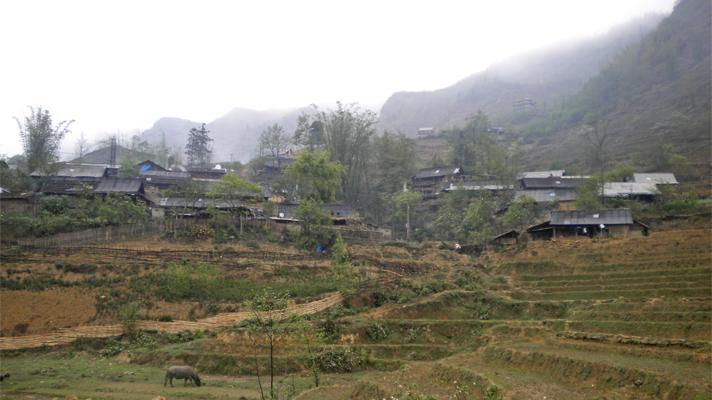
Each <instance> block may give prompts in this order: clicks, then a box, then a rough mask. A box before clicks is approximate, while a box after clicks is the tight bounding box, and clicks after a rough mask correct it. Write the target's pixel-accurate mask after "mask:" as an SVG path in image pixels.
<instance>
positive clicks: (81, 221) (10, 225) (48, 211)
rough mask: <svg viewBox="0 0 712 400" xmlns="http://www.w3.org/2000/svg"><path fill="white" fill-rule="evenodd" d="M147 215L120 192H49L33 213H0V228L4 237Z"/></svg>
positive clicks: (138, 219) (133, 219) (142, 218)
mask: <svg viewBox="0 0 712 400" xmlns="http://www.w3.org/2000/svg"><path fill="white" fill-rule="evenodd" d="M146 219H148V213H147V210H146V208H145V207H144V206H143V205H142V204H139V203H136V202H134V201H132V200H131V199H128V198H125V197H121V196H114V195H107V196H105V197H91V196H89V195H87V196H80V197H71V198H70V197H67V196H48V197H44V198H42V199H41V200H40V211H39V213H38V215H37V216H36V217H32V216H29V215H27V214H15V213H2V214H0V229H2V232H3V236H6V237H25V236H46V235H52V234H55V233H60V232H70V231H73V230H77V229H82V228H95V227H100V226H106V225H118V224H125V223H135V222H141V221H145V220H146Z"/></svg>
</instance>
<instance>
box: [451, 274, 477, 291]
mask: <svg viewBox="0 0 712 400" xmlns="http://www.w3.org/2000/svg"><path fill="white" fill-rule="evenodd" d="M455 284H456V285H457V286H459V287H461V288H463V289H467V290H475V289H479V288H480V284H481V279H480V277H479V276H478V275H476V274H474V273H473V272H472V271H462V272H460V274H459V276H458V277H457V279H456V280H455Z"/></svg>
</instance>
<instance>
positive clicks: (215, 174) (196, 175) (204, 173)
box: [188, 166, 227, 181]
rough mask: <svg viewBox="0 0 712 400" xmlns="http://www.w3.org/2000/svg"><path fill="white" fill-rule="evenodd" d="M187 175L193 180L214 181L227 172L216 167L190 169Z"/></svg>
mask: <svg viewBox="0 0 712 400" xmlns="http://www.w3.org/2000/svg"><path fill="white" fill-rule="evenodd" d="M188 174H190V177H191V178H193V179H195V180H210V181H216V180H220V179H221V178H222V177H223V176H225V174H227V170H226V169H225V168H220V167H219V166H216V167H215V168H192V169H189V170H188Z"/></svg>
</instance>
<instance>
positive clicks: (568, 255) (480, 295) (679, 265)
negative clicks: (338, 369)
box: [304, 230, 712, 399]
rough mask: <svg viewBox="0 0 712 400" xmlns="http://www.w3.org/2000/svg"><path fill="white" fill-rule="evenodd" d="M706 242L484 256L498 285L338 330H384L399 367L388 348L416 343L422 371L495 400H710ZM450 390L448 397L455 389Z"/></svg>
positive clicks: (401, 357)
mask: <svg viewBox="0 0 712 400" xmlns="http://www.w3.org/2000/svg"><path fill="white" fill-rule="evenodd" d="M710 237H711V236H710V232H709V231H707V230H699V231H684V232H680V231H672V232H663V233H658V234H653V235H652V236H651V237H648V238H640V239H630V240H617V241H603V242H590V241H577V242H559V243H553V242H546V243H532V244H530V246H529V247H528V249H527V250H525V251H524V252H522V253H519V254H516V255H514V256H505V257H502V256H501V255H485V256H483V257H482V260H484V262H492V261H491V260H493V259H495V260H497V261H496V262H492V263H491V265H488V266H486V268H485V269H486V271H487V272H488V273H489V274H490V275H491V276H501V275H506V276H507V280H508V284H507V285H501V284H496V285H490V288H491V289H490V290H485V291H449V292H443V293H439V294H436V295H432V296H430V297H427V298H425V299H421V300H418V301H415V302H411V303H409V304H405V305H388V306H384V307H381V308H379V309H376V310H372V311H371V312H369V313H366V314H364V315H359V316H355V317H350V318H349V319H348V320H349V323H350V327H349V331H350V332H352V333H353V334H354V335H355V336H356V337H359V338H360V339H361V340H362V341H363V342H369V341H371V340H370V339H369V338H368V335H367V332H366V331H365V330H364V329H363V328H359V327H362V326H364V325H366V326H367V325H368V324H374V323H378V324H380V325H382V326H384V327H386V330H387V331H388V332H389V336H388V337H386V338H384V339H381V340H380V342H381V343H388V345H389V346H392V348H391V349H390V352H389V353H388V355H387V356H388V357H389V360H398V361H400V362H403V363H406V365H409V364H407V362H408V357H407V355H408V354H409V352H408V351H407V350H406V348H407V347H402V348H401V349H400V350H399V349H398V347H399V344H398V343H403V342H407V341H408V340H413V341H414V342H416V343H423V344H424V345H425V346H426V347H428V346H430V348H431V349H432V350H433V351H432V352H431V356H432V357H431V359H430V360H428V361H425V362H426V363H428V365H430V366H431V367H433V368H434V367H435V366H438V367H440V366H446V367H447V368H451V369H452V370H451V373H452V374H453V376H455V375H457V372H453V371H459V373H463V374H471V375H472V376H476V377H477V380H478V382H485V383H486V385H497V386H498V387H499V388H500V389H501V390H502V392H503V393H504V397H505V398H513V399H514V398H549V399H551V398H554V399H568V398H609V399H630V398H638V399H647V398H663V399H708V398H712V378H711V377H712V324H711V319H712V260H711V259H710V249H709V243H710V242H709V240H710ZM562 252H565V255H564V256H563V257H562V256H561V253H562ZM533 254H535V255H533ZM362 347H363V348H368V346H363V345H362ZM436 350H437V351H438V353H437V354H436V352H435V351H436ZM371 352H372V353H371V354H373V355H374V356H376V357H378V356H384V355H383V353H376V352H374V351H373V350H371ZM410 354H412V353H410ZM402 374H403V372H402V371H401V370H399V372H393V373H390V374H387V375H388V376H389V377H391V378H389V379H392V380H394V381H397V380H398V378H397V377H398V376H400V375H402ZM406 381H409V382H413V381H414V380H412V379H406ZM415 381H416V382H417V378H415ZM455 381H456V379H453V380H452V382H455ZM377 385H378V386H379V387H380V391H378V390H375V389H373V388H372V393H378V394H381V395H383V394H387V395H394V396H395V397H396V398H400V397H399V396H405V395H406V394H407V393H417V394H418V395H420V396H423V397H424V396H428V395H430V396H435V397H438V396H437V395H436V394H434V393H433V392H432V391H430V390H429V389H428V388H427V387H426V385H410V386H409V387H408V388H407V389H403V388H398V387H393V386H394V385H391V384H385V383H384V384H377ZM396 386H397V385H396ZM470 389H472V388H470ZM352 390H353V391H352V392H351V393H357V392H358V390H357V388H353V389H352ZM450 390H451V393H458V390H459V389H458V385H457V384H453V383H451V384H450ZM346 392H347V391H344V393H346ZM465 392H466V393H467V396H471V397H467V396H465V397H462V398H478V396H484V395H485V394H483V393H481V392H476V391H474V390H470V391H467V390H465ZM331 395H332V396H334V394H333V393H331ZM304 398H314V399H316V398H319V397H318V396H316V395H315V396H312V397H309V396H307V395H305V396H304ZM332 398H349V397H348V396H347V395H344V396H343V397H338V396H335V397H332ZM364 398H368V396H366V397H364Z"/></svg>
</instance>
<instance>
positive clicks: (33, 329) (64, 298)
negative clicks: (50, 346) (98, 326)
mask: <svg viewBox="0 0 712 400" xmlns="http://www.w3.org/2000/svg"><path fill="white" fill-rule="evenodd" d="M94 314H96V293H95V292H94V291H93V290H88V289H81V288H61V289H49V290H44V291H41V292H36V291H27V290H2V291H0V331H2V334H3V335H5V336H11V335H22V334H28V333H44V332H50V331H53V330H56V329H59V328H67V327H72V326H77V325H81V324H84V323H86V322H88V321H89V320H90V319H91V318H92V317H93V316H94Z"/></svg>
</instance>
